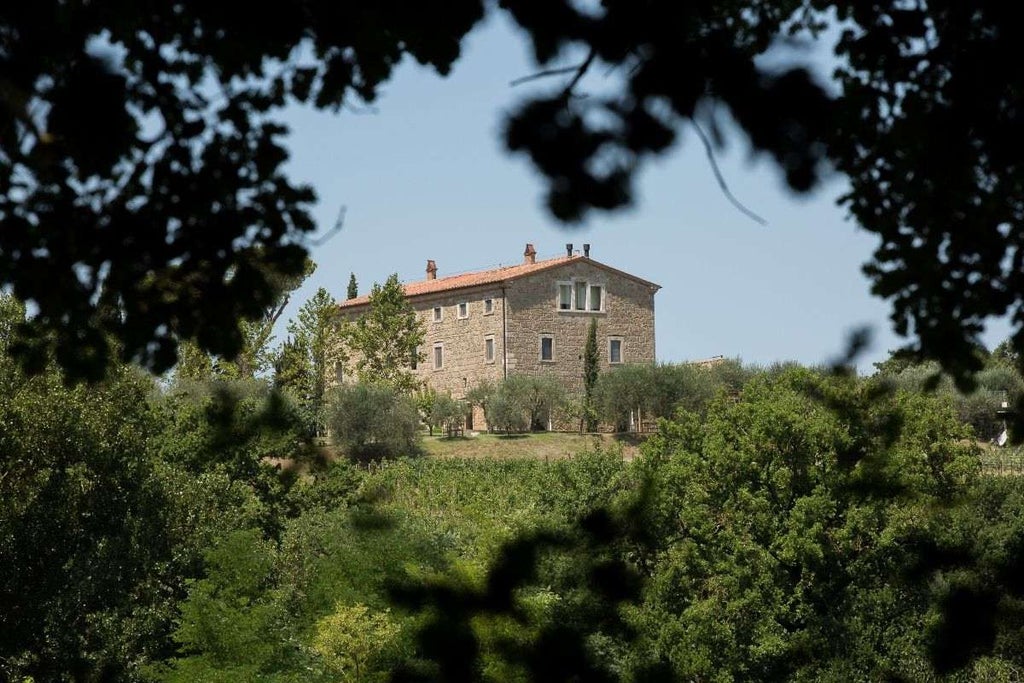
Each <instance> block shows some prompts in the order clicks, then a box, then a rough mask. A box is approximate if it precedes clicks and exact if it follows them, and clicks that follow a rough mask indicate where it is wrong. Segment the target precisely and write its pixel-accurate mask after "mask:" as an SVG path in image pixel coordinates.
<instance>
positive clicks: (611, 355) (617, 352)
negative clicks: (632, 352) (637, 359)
mask: <svg viewBox="0 0 1024 683" xmlns="http://www.w3.org/2000/svg"><path fill="white" fill-rule="evenodd" d="M608 362H609V363H612V364H615V363H621V362H622V340H621V339H609V340H608Z"/></svg>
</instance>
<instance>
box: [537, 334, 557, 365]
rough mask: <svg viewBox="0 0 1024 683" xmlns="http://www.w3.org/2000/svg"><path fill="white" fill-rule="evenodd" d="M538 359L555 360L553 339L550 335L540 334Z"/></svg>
mask: <svg viewBox="0 0 1024 683" xmlns="http://www.w3.org/2000/svg"><path fill="white" fill-rule="evenodd" d="M540 359H541V360H542V361H553V360H555V338H554V336H553V335H550V334H542V335H541V337H540Z"/></svg>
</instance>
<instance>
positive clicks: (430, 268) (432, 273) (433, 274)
mask: <svg viewBox="0 0 1024 683" xmlns="http://www.w3.org/2000/svg"><path fill="white" fill-rule="evenodd" d="M427 279H428V280H436V279H437V264H436V263H434V262H433V261H427Z"/></svg>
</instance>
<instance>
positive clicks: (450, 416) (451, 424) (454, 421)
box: [428, 394, 467, 436]
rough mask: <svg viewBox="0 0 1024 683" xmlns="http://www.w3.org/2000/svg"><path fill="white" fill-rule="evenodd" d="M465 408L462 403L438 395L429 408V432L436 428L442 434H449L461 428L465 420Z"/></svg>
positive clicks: (445, 395)
mask: <svg viewBox="0 0 1024 683" xmlns="http://www.w3.org/2000/svg"><path fill="white" fill-rule="evenodd" d="M466 412H467V407H466V403H465V402H464V401H459V400H457V399H454V398H452V397H451V396H449V395H448V394H438V395H437V396H436V398H435V399H434V403H433V405H432V406H431V407H430V417H429V419H428V424H429V425H430V428H431V432H433V428H434V427H437V428H438V429H439V430H441V431H442V432H446V433H448V435H449V436H450V435H451V433H452V432H453V431H454V430H455V429H458V428H459V427H461V426H462V424H463V423H464V422H465V420H466Z"/></svg>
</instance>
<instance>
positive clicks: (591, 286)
mask: <svg viewBox="0 0 1024 683" xmlns="http://www.w3.org/2000/svg"><path fill="white" fill-rule="evenodd" d="M595 289H596V290H597V291H598V292H600V294H598V296H599V297H600V299H601V305H600V306H598V307H597V308H594V307H593V306H594V290H595ZM587 311H589V312H590V313H601V312H603V311H604V285H603V284H601V283H595V282H588V283H587Z"/></svg>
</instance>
